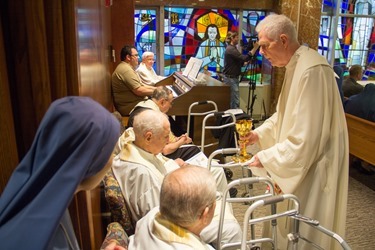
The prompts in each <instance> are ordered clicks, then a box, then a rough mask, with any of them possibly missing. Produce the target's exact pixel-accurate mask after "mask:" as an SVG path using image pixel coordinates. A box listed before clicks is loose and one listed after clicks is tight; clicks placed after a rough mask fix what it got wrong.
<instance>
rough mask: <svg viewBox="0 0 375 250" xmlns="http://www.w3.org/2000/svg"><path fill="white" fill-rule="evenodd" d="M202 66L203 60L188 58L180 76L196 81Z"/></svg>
mask: <svg viewBox="0 0 375 250" xmlns="http://www.w3.org/2000/svg"><path fill="white" fill-rule="evenodd" d="M202 64H203V60H201V59H198V58H195V57H190V59H189V61H188V64H187V65H186V68H185V69H184V71H183V72H182V75H183V76H186V77H187V78H189V79H190V80H194V79H196V78H197V76H198V73H199V70H200V69H201V66H202Z"/></svg>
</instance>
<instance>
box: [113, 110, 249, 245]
mask: <svg viewBox="0 0 375 250" xmlns="http://www.w3.org/2000/svg"><path fill="white" fill-rule="evenodd" d="M125 133H126V135H125V136H124V137H123V140H122V147H121V151H120V153H118V155H117V156H116V157H115V158H114V160H113V165H112V169H113V172H114V175H115V177H116V179H117V181H118V183H119V185H120V187H121V190H122V193H123V195H124V198H125V202H126V203H127V204H128V206H129V210H130V213H131V216H132V218H133V220H134V221H139V220H140V219H141V218H142V217H144V216H145V215H146V214H147V213H148V212H150V211H151V210H152V209H153V208H154V207H157V206H159V205H160V203H159V193H160V189H161V185H162V182H163V179H164V176H165V175H166V174H168V173H169V172H171V171H173V170H176V169H178V168H180V166H181V167H184V165H186V164H185V163H184V162H183V161H182V160H181V159H177V160H178V163H179V164H177V163H176V160H171V159H169V158H166V157H164V156H163V155H162V154H161V152H162V150H163V148H164V147H165V145H166V144H167V142H168V140H169V133H170V125H169V121H168V118H167V116H166V115H165V114H163V113H161V112H159V111H154V110H148V109H147V110H144V111H142V112H141V113H139V114H138V115H137V116H135V118H134V123H133V128H128V129H127V130H126V131H125ZM225 205H226V206H227V208H226V214H225V219H224V227H223V235H222V240H223V243H227V242H240V241H241V234H242V233H241V227H240V225H239V224H238V222H237V220H236V219H235V217H234V216H233V213H232V209H231V207H230V206H229V205H228V204H225ZM220 207H221V205H218V206H217V207H216V208H215V213H214V218H213V220H212V222H211V223H210V224H209V225H208V226H207V227H206V228H204V229H203V230H202V232H201V233H200V237H201V238H202V240H203V241H204V242H206V243H211V244H216V239H217V234H218V225H219V214H220Z"/></svg>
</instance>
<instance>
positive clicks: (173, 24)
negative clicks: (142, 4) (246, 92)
mask: <svg viewBox="0 0 375 250" xmlns="http://www.w3.org/2000/svg"><path fill="white" fill-rule="evenodd" d="M264 16H265V12H261V11H257V12H254V11H243V12H240V11H238V10H224V9H194V8H170V7H165V8H164V19H161V18H159V17H157V12H156V10H148V9H142V10H141V9H136V11H135V33H136V38H135V44H136V47H137V50H138V52H139V54H140V55H141V54H142V53H143V52H144V51H146V50H152V51H153V52H154V53H155V54H157V53H156V52H157V50H158V49H157V46H156V41H160V46H163V50H162V51H164V53H163V54H162V55H159V56H161V57H163V58H162V59H163V64H164V65H163V69H161V70H160V74H163V75H170V74H172V73H173V72H175V71H182V70H183V69H184V68H185V66H186V64H187V62H188V60H189V59H190V57H197V58H200V59H202V60H203V65H202V70H207V71H209V72H210V73H211V75H212V76H213V77H216V76H217V73H219V72H222V70H223V67H224V51H225V46H226V45H225V37H226V35H227V32H228V31H229V30H237V31H238V30H239V29H240V28H241V27H242V29H241V30H242V34H241V37H242V39H243V41H245V45H246V44H247V41H248V37H250V36H254V35H255V25H256V23H257V21H258V20H259V19H261V18H263V17H264ZM241 18H242V22H240V20H241ZM158 20H161V21H162V22H164V37H160V38H158V37H157V29H156V28H157V25H156V22H157V21H158ZM244 53H247V51H244ZM261 60H262V57H261V56H258V57H257V65H258V67H257V68H260V65H261ZM154 67H155V68H156V66H155V65H154ZM243 70H245V71H246V70H247V69H246V68H245V67H244V68H243ZM258 71H259V72H260V70H257V72H258ZM246 75H247V77H249V73H247V74H246Z"/></svg>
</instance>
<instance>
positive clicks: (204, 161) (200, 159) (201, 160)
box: [185, 152, 208, 168]
mask: <svg viewBox="0 0 375 250" xmlns="http://www.w3.org/2000/svg"><path fill="white" fill-rule="evenodd" d="M185 162H187V163H189V164H192V165H196V166H200V167H206V168H207V167H208V158H207V156H206V155H205V154H204V153H202V152H199V153H198V154H196V155H194V156H193V157H191V158H190V159H188V160H186V161H185Z"/></svg>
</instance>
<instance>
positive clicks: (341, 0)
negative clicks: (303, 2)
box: [319, 0, 375, 80]
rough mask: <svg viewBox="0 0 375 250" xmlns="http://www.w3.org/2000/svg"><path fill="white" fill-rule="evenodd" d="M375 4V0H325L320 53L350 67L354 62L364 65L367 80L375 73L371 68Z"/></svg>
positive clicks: (343, 65)
mask: <svg viewBox="0 0 375 250" xmlns="http://www.w3.org/2000/svg"><path fill="white" fill-rule="evenodd" d="M374 5H375V0H324V1H323V14H322V17H321V28H320V38H319V51H320V53H321V54H322V55H325V56H327V58H328V59H329V61H330V62H331V63H332V64H333V65H340V66H342V67H343V68H344V70H346V71H347V69H348V68H350V66H352V65H355V64H359V65H362V67H363V68H364V69H365V72H364V80H365V79H367V78H368V77H369V76H370V75H372V74H374V72H373V71H372V70H371V69H369V68H371V66H372V65H373V64H374V63H375V59H374V55H375V29H374V14H375V13H374V12H375V11H374V10H375V9H373V7H374ZM336 6H339V8H338V9H336ZM333 27H335V28H333ZM331 50H333V51H331Z"/></svg>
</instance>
